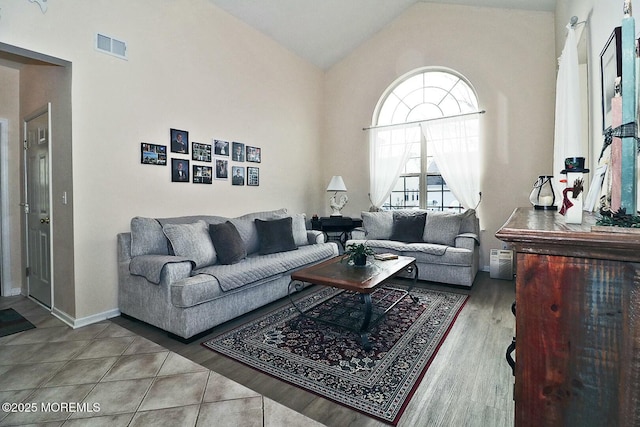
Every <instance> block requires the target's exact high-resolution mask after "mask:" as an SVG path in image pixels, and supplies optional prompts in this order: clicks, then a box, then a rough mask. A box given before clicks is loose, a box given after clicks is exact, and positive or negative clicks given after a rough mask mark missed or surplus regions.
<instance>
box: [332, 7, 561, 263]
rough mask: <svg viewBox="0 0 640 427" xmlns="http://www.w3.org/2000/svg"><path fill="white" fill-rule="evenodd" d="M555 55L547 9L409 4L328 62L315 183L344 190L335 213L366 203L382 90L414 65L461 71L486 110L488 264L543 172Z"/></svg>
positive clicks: (549, 148)
mask: <svg viewBox="0 0 640 427" xmlns="http://www.w3.org/2000/svg"><path fill="white" fill-rule="evenodd" d="M555 64H556V59H555V40H554V15H553V14H552V13H544V12H528V11H513V10H504V9H493V8H478V7H466V6H448V5H442V4H432V3H418V4H416V5H415V6H413V7H411V8H410V9H408V10H407V11H406V12H405V13H404V14H403V15H401V16H400V17H399V18H398V19H396V20H395V21H394V22H393V23H392V24H391V25H389V26H388V27H387V28H385V29H384V30H382V31H381V32H380V33H378V34H377V35H375V36H374V37H372V38H371V39H370V40H368V41H367V42H365V43H364V44H363V45H361V46H360V47H359V48H358V49H357V50H356V51H355V52H354V53H353V54H351V55H350V56H349V57H348V58H346V59H345V60H343V61H342V62H341V63H339V64H337V65H336V66H334V67H333V68H331V69H330V70H329V71H328V73H327V77H326V83H325V84H326V106H325V110H326V114H325V123H324V126H325V127H324V138H323V140H325V141H326V144H325V149H324V157H325V159H327V160H328V164H327V167H325V169H324V171H323V173H324V177H323V178H324V179H323V180H322V183H325V182H328V181H329V178H330V177H331V175H342V176H343V178H344V180H345V184H346V186H347V188H348V189H349V193H348V194H349V197H350V202H349V204H348V205H347V207H346V208H345V209H344V210H343V213H344V214H348V215H351V216H359V214H360V211H362V210H367V209H368V208H369V206H370V204H369V201H368V198H367V193H368V187H369V180H368V149H367V139H366V133H365V132H363V131H362V128H363V127H364V126H367V125H370V124H371V120H372V115H373V111H374V108H375V106H376V103H377V102H378V100H379V98H380V96H381V95H382V93H383V92H384V90H385V89H386V88H387V87H388V86H389V85H390V84H391V83H392V82H393V81H394V80H396V79H397V78H398V77H400V76H402V75H403V74H405V73H407V72H409V71H411V70H413V69H415V68H418V67H424V66H443V67H447V68H451V69H454V70H456V71H458V72H460V73H462V74H463V75H464V76H465V77H466V78H467V79H469V81H470V82H471V83H472V84H473V86H474V87H475V89H476V91H477V94H478V98H479V103H480V108H481V109H484V110H486V111H487V112H486V114H485V115H484V116H482V119H481V126H482V144H483V149H482V182H481V190H482V194H483V197H482V203H481V205H480V208H479V215H480V220H481V228H482V229H483V232H482V235H481V241H482V245H481V251H482V259H481V266H487V265H488V264H489V250H490V249H491V248H501V247H502V242H500V241H498V240H497V239H496V238H495V236H494V235H495V232H496V231H497V230H498V229H499V228H500V227H501V226H502V225H503V224H504V223H505V222H506V220H507V218H508V217H509V215H510V214H511V212H512V211H513V209H514V208H516V207H518V206H530V204H529V201H528V196H529V193H530V191H531V188H532V184H533V183H534V181H535V179H536V178H537V176H538V175H542V174H550V173H551V168H552V156H553V117H554V96H555ZM325 185H326V184H325ZM325 211H326V208H325Z"/></svg>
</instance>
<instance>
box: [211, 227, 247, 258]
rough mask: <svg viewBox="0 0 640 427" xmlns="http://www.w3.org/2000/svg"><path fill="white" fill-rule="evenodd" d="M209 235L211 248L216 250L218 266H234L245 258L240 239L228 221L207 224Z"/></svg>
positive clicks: (242, 243) (236, 230)
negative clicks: (211, 243)
mask: <svg viewBox="0 0 640 427" xmlns="http://www.w3.org/2000/svg"><path fill="white" fill-rule="evenodd" d="M209 235H210V236H211V241H212V242H213V247H214V248H216V254H217V255H218V261H219V262H220V264H235V263H236V262H239V261H241V260H243V259H245V258H246V257H247V250H246V249H245V247H244V242H243V241H242V237H240V233H239V232H238V229H237V228H236V226H235V225H233V224H232V223H231V222H230V221H227V222H225V223H223V224H209Z"/></svg>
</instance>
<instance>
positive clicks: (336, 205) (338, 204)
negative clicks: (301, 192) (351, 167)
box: [327, 175, 349, 216]
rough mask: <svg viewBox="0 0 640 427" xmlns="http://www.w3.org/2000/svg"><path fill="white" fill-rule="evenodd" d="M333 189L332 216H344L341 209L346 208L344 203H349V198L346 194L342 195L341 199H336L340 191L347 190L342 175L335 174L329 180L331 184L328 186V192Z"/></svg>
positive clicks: (330, 203)
mask: <svg viewBox="0 0 640 427" xmlns="http://www.w3.org/2000/svg"><path fill="white" fill-rule="evenodd" d="M331 191H333V192H334V194H333V196H331V197H330V198H329V206H330V207H331V216H342V214H341V213H340V211H341V210H342V208H344V205H346V204H347V202H348V201H349V198H348V197H347V195H346V194H343V195H341V196H340V200H337V199H336V196H337V195H338V192H346V191H347V187H346V186H345V185H344V181H343V180H342V177H341V176H340V175H335V176H333V177H332V178H331V181H329V185H328V186H327V192H331Z"/></svg>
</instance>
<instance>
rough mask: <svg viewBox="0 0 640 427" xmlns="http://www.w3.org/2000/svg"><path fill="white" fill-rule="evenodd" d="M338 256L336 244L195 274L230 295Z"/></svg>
mask: <svg viewBox="0 0 640 427" xmlns="http://www.w3.org/2000/svg"><path fill="white" fill-rule="evenodd" d="M336 255H338V251H337V247H336V245H335V244H333V243H325V244H318V245H306V246H302V247H300V248H299V249H298V250H295V251H289V252H277V253H273V254H269V255H258V254H253V255H250V256H248V257H247V258H245V259H243V260H242V261H240V262H239V263H237V264H233V265H223V264H216V265H211V266H208V267H204V268H202V269H199V270H196V271H194V274H208V275H210V276H214V277H215V278H216V279H217V280H218V282H219V283H220V287H221V288H222V289H223V290H224V291H230V290H232V289H237V288H240V287H242V286H245V285H248V284H252V283H256V282H259V281H261V280H265V279H268V278H270V277H274V276H278V275H282V274H285V273H287V272H289V271H292V270H296V269H298V268H302V267H305V266H307V265H310V264H314V263H316V262H319V261H323V260H325V259H327V258H330V257H332V256H336Z"/></svg>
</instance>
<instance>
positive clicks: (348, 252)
mask: <svg viewBox="0 0 640 427" xmlns="http://www.w3.org/2000/svg"><path fill="white" fill-rule="evenodd" d="M369 255H375V252H374V251H373V249H371V248H370V247H369V246H367V245H366V243H352V244H350V245H347V247H346V248H345V251H344V256H343V258H342V260H341V262H342V261H345V260H346V261H348V262H353V265H356V266H358V267H362V266H365V265H367V256H369Z"/></svg>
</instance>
